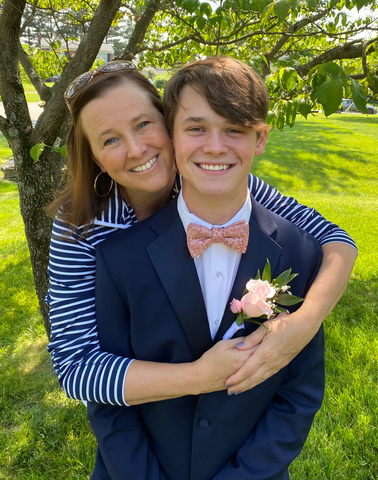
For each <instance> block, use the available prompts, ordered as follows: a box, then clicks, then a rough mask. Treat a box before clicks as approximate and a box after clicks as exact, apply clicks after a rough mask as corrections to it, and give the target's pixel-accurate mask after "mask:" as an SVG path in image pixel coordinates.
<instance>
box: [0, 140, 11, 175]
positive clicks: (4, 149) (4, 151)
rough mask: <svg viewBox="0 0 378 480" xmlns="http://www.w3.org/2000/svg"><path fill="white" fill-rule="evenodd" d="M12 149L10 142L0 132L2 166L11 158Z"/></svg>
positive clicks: (0, 162) (0, 161)
mask: <svg viewBox="0 0 378 480" xmlns="http://www.w3.org/2000/svg"><path fill="white" fill-rule="evenodd" d="M11 156H12V150H11V149H10V148H9V145H8V142H7V141H6V140H5V137H4V135H1V134H0V167H1V166H2V165H4V163H5V162H6V161H7V160H8V159H9V158H11Z"/></svg>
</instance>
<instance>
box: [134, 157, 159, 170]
mask: <svg viewBox="0 0 378 480" xmlns="http://www.w3.org/2000/svg"><path fill="white" fill-rule="evenodd" d="M157 159H158V155H156V157H154V158H151V160H150V161H148V162H147V163H145V164H144V165H141V166H140V167H135V168H132V169H131V171H132V172H144V171H146V170H148V169H149V168H151V167H152V165H154V164H155V163H156V161H157Z"/></svg>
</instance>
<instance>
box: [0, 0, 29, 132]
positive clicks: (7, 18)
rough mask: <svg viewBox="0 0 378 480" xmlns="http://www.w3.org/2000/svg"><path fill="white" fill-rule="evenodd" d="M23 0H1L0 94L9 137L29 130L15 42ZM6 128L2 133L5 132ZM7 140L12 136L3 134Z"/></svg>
mask: <svg viewBox="0 0 378 480" xmlns="http://www.w3.org/2000/svg"><path fill="white" fill-rule="evenodd" d="M25 3H26V2H25V0H4V3H3V11H2V14H1V15H0V32H1V34H0V94H1V97H2V100H3V105H4V110H5V115H6V117H7V124H8V127H9V132H10V129H12V135H13V138H15V137H19V136H20V135H21V132H27V131H30V129H31V120H30V115H29V110H28V106H27V103H26V98H25V94H24V89H23V86H22V83H21V78H20V68H19V65H18V42H19V33H20V24H21V20H22V15H23V11H24V8H25ZM6 131H7V130H6V129H5V132H4V133H6ZM7 140H8V141H11V140H12V139H11V138H10V137H9V136H7Z"/></svg>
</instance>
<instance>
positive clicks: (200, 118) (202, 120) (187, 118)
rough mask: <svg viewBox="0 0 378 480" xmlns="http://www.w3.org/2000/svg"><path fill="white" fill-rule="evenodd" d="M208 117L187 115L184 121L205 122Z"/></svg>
mask: <svg viewBox="0 0 378 480" xmlns="http://www.w3.org/2000/svg"><path fill="white" fill-rule="evenodd" d="M205 121H206V119H205V118H204V117H186V118H185V120H184V123H191V122H194V123H201V122H205Z"/></svg>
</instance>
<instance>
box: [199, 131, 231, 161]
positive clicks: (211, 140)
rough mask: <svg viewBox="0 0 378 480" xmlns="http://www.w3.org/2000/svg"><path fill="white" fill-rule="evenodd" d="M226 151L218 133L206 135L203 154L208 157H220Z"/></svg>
mask: <svg viewBox="0 0 378 480" xmlns="http://www.w3.org/2000/svg"><path fill="white" fill-rule="evenodd" d="M227 150H228V147H227V145H226V144H225V142H224V139H223V136H222V134H221V133H218V132H211V133H209V134H208V136H207V138H206V140H205V143H204V145H203V152H204V153H207V154H208V155H215V156H217V155H222V154H224V153H226V152H227Z"/></svg>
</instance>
